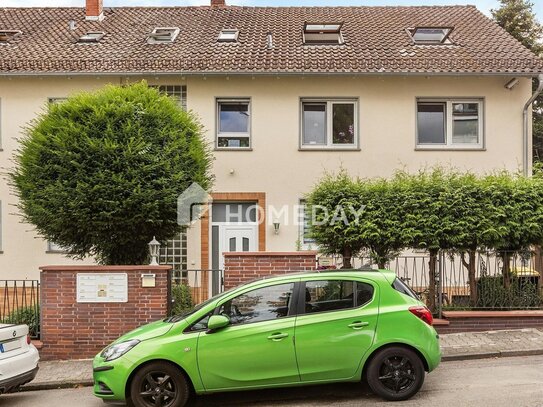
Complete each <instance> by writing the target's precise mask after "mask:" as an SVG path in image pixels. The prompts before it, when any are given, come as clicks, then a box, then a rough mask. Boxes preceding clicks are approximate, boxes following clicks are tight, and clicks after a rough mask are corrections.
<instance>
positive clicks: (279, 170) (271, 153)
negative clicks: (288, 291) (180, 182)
mask: <svg viewBox="0 0 543 407" xmlns="http://www.w3.org/2000/svg"><path fill="white" fill-rule="evenodd" d="M140 79H146V80H147V81H148V82H149V83H150V84H168V85H181V84H186V85H187V105H188V108H189V109H190V110H193V111H194V113H195V114H196V115H197V116H198V117H199V119H200V121H201V123H202V125H203V126H204V130H205V134H206V137H207V138H208V140H209V142H210V143H211V144H212V145H214V142H215V127H216V121H217V120H216V98H217V97H249V98H251V130H252V134H251V137H252V151H215V152H214V155H215V161H214V168H213V171H214V174H215V176H216V182H215V185H214V188H213V191H214V192H264V193H265V197H266V203H267V205H268V206H272V207H274V208H277V209H280V208H281V206H282V205H288V210H289V213H288V216H287V215H286V214H283V215H274V214H273V213H271V212H268V214H267V225H266V229H265V238H266V247H265V249H266V250H270V251H292V250H295V248H296V241H297V240H298V238H299V231H300V227H299V225H297V224H294V223H295V222H294V218H295V217H297V216H298V214H297V213H293V212H294V209H293V206H294V205H296V204H298V202H299V199H300V198H302V197H303V195H304V194H305V193H306V192H308V191H309V190H310V188H311V187H312V186H313V185H314V184H315V182H317V180H318V179H319V178H320V177H321V176H322V175H323V173H324V172H325V171H338V170H339V169H340V168H344V169H346V170H347V171H348V172H350V173H351V174H353V175H358V176H361V177H375V176H389V175H391V174H392V173H393V171H394V170H395V169H398V168H403V167H405V168H407V169H410V170H416V169H419V168H420V167H423V166H426V165H428V166H431V165H435V164H441V165H446V166H447V165H450V166H455V167H457V168H458V169H461V170H465V169H469V170H473V171H476V172H479V173H482V172H486V171H491V170H494V169H508V170H512V171H515V170H518V169H519V168H521V167H522V107H523V105H524V103H525V102H526V101H527V100H528V99H529V97H530V94H531V81H530V79H528V78H523V79H521V81H520V83H519V84H518V85H517V86H516V87H515V88H514V89H513V90H511V91H509V90H506V89H504V87H503V85H504V84H505V83H506V82H507V81H508V80H509V79H511V78H510V77H491V76H488V77H483V76H480V77H470V76H449V77H424V76H405V77H397V76H352V75H345V76H341V77H338V76H326V75H319V76H305V77H303V76H283V77H276V76H255V77H250V76H224V75H220V76H204V75H195V76H187V77H183V76H179V75H177V76H174V75H172V76H169V77H166V76H160V77H159V76H157V77H154V76H145V77H140V76H132V77H130V78H126V77H116V76H97V75H93V76H88V77H81V76H74V77H71V78H69V77H66V76H58V77H45V76H42V77H39V76H32V77H0V109H1V111H0V132H1V135H0V136H1V139H2V140H1V143H2V148H3V151H0V167H2V168H3V169H4V168H9V167H11V166H12V162H11V158H12V155H13V152H14V150H15V149H16V148H17V145H18V141H17V140H18V139H19V138H20V137H21V129H22V128H23V127H24V126H25V125H26V124H27V123H28V122H29V121H31V120H32V119H34V118H35V117H36V115H37V114H38V113H39V112H40V111H41V110H42V109H43V108H44V107H45V104H46V101H47V99H48V98H49V97H65V96H67V95H69V94H70V93H72V92H77V91H79V90H93V89H97V88H100V87H102V86H104V85H105V84H107V83H114V84H118V83H127V82H133V81H136V80H140ZM301 97H331V98H332V97H334V98H337V97H349V98H351V97H352V98H358V100H359V103H358V109H359V112H358V113H359V126H358V127H359V139H360V149H359V150H355V151H299V140H300V98H301ZM417 97H480V98H484V101H485V103H484V124H485V134H484V142H485V148H484V149H483V150H477V151H461V150H454V151H451V150H444V151H420V150H417V149H416V142H415V130H416V129H415V127H416V98H417ZM0 201H1V219H2V225H1V234H2V238H1V241H2V251H3V253H0V279H12V278H23V279H24V278H38V276H39V274H38V267H39V266H40V265H44V264H53V263H54V264H73V263H74V261H73V260H70V259H68V258H66V257H65V256H63V255H62V254H50V253H46V250H47V243H46V242H45V241H43V240H42V239H40V238H38V236H37V235H36V233H35V232H33V228H32V226H31V225H28V224H24V223H20V217H18V216H16V215H14V213H15V212H16V208H15V206H14V205H15V204H16V202H17V200H16V198H15V196H14V195H13V193H12V191H10V188H9V187H8V185H7V181H6V180H5V179H3V180H2V181H0ZM276 217H277V218H278V220H279V221H280V223H281V226H280V230H279V233H278V234H275V233H274V230H273V225H272V222H273V220H274V218H276ZM199 228H200V225H199V224H196V225H194V226H193V227H192V228H191V229H189V232H188V253H187V262H188V267H189V268H199V267H201V265H202V262H201V256H200V245H201V243H202V242H201V236H202V232H201V230H200V229H199ZM84 263H92V260H91V259H87V260H85V261H84Z"/></svg>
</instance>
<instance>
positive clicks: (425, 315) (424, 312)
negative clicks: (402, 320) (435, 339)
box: [409, 306, 434, 325]
mask: <svg viewBox="0 0 543 407" xmlns="http://www.w3.org/2000/svg"><path fill="white" fill-rule="evenodd" d="M409 312H411V313H412V314H413V315H415V316H416V317H418V318H420V319H422V320H423V321H424V322H426V323H427V324H428V325H432V323H433V322H434V318H433V317H432V313H431V312H430V310H429V309H428V308H426V307H423V306H416V307H409Z"/></svg>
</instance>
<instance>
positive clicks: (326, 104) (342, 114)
mask: <svg viewBox="0 0 543 407" xmlns="http://www.w3.org/2000/svg"><path fill="white" fill-rule="evenodd" d="M357 106H358V104H357V102H356V101H355V100H307V99H304V100H302V115H301V116H302V125H301V127H302V136H301V146H302V148H304V149H312V148H356V147H357V144H358V136H357V128H358V123H357V121H358V114H357V111H358V109H357Z"/></svg>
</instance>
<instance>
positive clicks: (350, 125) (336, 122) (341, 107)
mask: <svg viewBox="0 0 543 407" xmlns="http://www.w3.org/2000/svg"><path fill="white" fill-rule="evenodd" d="M332 109H333V115H334V117H333V123H332V127H333V129H332V130H333V131H332V143H334V144H354V104H353V103H334V105H333V108H332Z"/></svg>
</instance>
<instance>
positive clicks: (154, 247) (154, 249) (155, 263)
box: [149, 236, 160, 266]
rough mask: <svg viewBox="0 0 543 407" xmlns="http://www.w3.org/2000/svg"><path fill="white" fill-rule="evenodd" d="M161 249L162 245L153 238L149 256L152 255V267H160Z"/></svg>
mask: <svg viewBox="0 0 543 407" xmlns="http://www.w3.org/2000/svg"><path fill="white" fill-rule="evenodd" d="M159 249H160V243H159V242H158V241H157V240H156V238H155V237H154V236H153V240H151V241H150V242H149V254H150V255H151V263H149V264H150V265H151V266H158V250H159Z"/></svg>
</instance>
